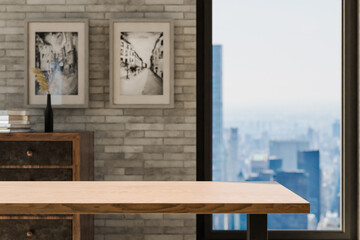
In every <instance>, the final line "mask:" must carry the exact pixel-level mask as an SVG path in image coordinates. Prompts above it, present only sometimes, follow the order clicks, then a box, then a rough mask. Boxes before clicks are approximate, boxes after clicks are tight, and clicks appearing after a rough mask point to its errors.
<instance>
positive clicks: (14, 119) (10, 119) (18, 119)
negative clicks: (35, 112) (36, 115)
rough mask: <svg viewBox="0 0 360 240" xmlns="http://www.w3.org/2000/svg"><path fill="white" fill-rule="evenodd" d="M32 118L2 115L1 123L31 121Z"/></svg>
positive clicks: (0, 117) (0, 116)
mask: <svg viewBox="0 0 360 240" xmlns="http://www.w3.org/2000/svg"><path fill="white" fill-rule="evenodd" d="M29 120H30V116H23V115H11V116H9V115H0V121H29Z"/></svg>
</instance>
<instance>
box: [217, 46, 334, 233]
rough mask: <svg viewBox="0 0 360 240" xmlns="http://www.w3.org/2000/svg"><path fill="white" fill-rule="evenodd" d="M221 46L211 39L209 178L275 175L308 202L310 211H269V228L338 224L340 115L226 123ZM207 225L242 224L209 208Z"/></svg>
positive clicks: (238, 217) (246, 118)
mask: <svg viewBox="0 0 360 240" xmlns="http://www.w3.org/2000/svg"><path fill="white" fill-rule="evenodd" d="M222 50H223V48H222V46H221V45H213V180H214V181H277V182H279V183H280V184H282V185H284V186H285V187H287V188H289V189H290V190H292V191H294V192H295V193H297V194H299V195H300V196H301V197H303V198H305V199H307V200H308V201H309V202H310V204H311V213H310V214H285V215H282V214H270V215H269V229H283V230H285V229H288V230H291V229H303V230H325V229H332V230H334V229H340V228H341V221H340V219H341V211H340V200H339V199H340V197H341V189H340V172H341V156H340V152H341V146H340V137H341V130H340V128H341V122H340V115H338V116H336V115H334V116H332V115H331V114H329V113H326V112H323V113H322V114H320V115H319V116H316V117H315V118H314V117H309V115H311V113H310V114H309V113H308V114H304V113H297V115H298V116H300V117H294V116H295V115H291V114H283V115H281V116H277V117H273V118H269V119H262V118H258V119H256V118H255V119H253V118H249V116H248V115H246V114H244V116H243V119H242V121H241V122H237V121H235V123H236V124H235V125H231V126H230V127H229V126H226V124H223V105H225V103H224V102H223V100H222V97H223V90H222V89H223V87H222V85H223V69H222V66H223V62H222V56H223V53H222ZM269 112H270V110H269ZM273 114H274V115H276V114H275V111H274V112H273ZM234 115H235V113H233V115H232V116H234ZM339 164H340V165H339ZM213 228H214V229H215V230H245V229H246V217H245V215H243V214H240V215H239V214H215V215H214V217H213Z"/></svg>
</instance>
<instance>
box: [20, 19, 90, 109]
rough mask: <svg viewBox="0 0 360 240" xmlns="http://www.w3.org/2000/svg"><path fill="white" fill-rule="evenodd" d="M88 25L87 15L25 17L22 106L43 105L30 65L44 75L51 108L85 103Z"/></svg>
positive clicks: (87, 91)
mask: <svg viewBox="0 0 360 240" xmlns="http://www.w3.org/2000/svg"><path fill="white" fill-rule="evenodd" d="M88 29H89V23H88V20H87V19H26V20H25V66H26V67H25V84H24V86H25V90H24V91H25V106H26V107H32V108H42V107H44V106H45V105H46V93H43V92H41V91H40V87H39V83H38V82H37V81H36V74H35V73H34V72H33V71H34V69H36V70H38V71H39V72H42V73H44V76H46V81H47V83H48V84H49V91H50V94H51V101H52V106H53V107H54V108H86V107H88V101H89V72H88V71H89V30H88ZM50 81H51V84H50Z"/></svg>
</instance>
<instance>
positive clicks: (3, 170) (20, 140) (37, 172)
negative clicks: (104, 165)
mask: <svg viewBox="0 0 360 240" xmlns="http://www.w3.org/2000/svg"><path fill="white" fill-rule="evenodd" d="M93 177H94V134H93V133H92V132H79V133H1V134H0V181H89V180H90V181H91V180H93ZM93 222H94V221H93V215H79V214H72V215H71V214H69V215H56V214H54V215H1V216H0V239H1V240H15V239H36V240H44V239H51V240H92V239H93V238H94V223H93Z"/></svg>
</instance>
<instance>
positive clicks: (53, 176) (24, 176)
mask: <svg viewBox="0 0 360 240" xmlns="http://www.w3.org/2000/svg"><path fill="white" fill-rule="evenodd" d="M0 181H72V169H70V168H51V169H49V168H32V169H29V168H0ZM0 239H1V238H0Z"/></svg>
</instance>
